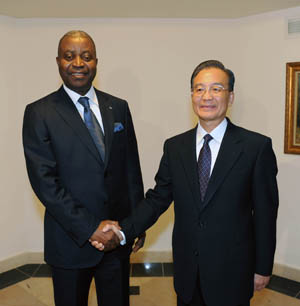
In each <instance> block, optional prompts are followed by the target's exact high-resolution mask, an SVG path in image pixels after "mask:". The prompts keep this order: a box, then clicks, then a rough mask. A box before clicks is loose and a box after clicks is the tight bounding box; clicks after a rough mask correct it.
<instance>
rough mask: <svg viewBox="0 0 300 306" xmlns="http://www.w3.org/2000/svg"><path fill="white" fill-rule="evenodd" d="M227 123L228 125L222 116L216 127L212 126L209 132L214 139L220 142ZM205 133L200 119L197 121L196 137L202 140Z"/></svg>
mask: <svg viewBox="0 0 300 306" xmlns="http://www.w3.org/2000/svg"><path fill="white" fill-rule="evenodd" d="M227 125H228V121H227V119H226V118H224V119H223V121H222V122H221V123H220V124H219V125H218V126H217V127H216V128H214V129H213V130H212V131H211V132H210V133H209V134H210V135H211V136H212V138H213V139H214V140H216V141H217V142H219V143H221V142H222V139H223V137H224V134H225V131H226V128H227ZM206 134H207V132H206V131H205V130H204V128H203V127H202V126H201V124H200V121H199V122H198V128H197V138H198V139H199V141H202V139H203V137H204V136H205V135H206Z"/></svg>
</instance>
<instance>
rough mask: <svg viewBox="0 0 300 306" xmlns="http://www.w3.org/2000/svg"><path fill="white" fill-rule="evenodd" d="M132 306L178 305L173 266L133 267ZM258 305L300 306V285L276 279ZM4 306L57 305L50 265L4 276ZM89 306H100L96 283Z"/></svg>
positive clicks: (0, 302)
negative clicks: (97, 299) (98, 305)
mask: <svg viewBox="0 0 300 306" xmlns="http://www.w3.org/2000/svg"><path fill="white" fill-rule="evenodd" d="M130 283H131V297H130V299H131V306H175V305H176V295H175V292H174V289H173V278H172V264H171V263H167V264H166V263H164V264H161V263H151V264H132V265H131V278H130ZM252 305H254V306H256V305H262V306H264V305H266V306H267V305H271V306H300V283H298V282H295V281H290V280H287V279H284V278H281V277H278V276H272V280H271V282H270V285H269V286H268V288H267V289H264V290H263V291H261V292H257V293H256V294H255V296H254V298H253V299H252V301H251V306H252ZM0 306H54V302H53V291H52V282H51V278H50V270H49V267H48V266H47V265H25V266H22V267H19V268H17V269H14V270H11V271H8V272H4V273H1V274H0ZM89 306H97V302H96V293H95V286H94V284H92V286H91V291H90V297H89Z"/></svg>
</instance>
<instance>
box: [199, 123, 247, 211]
mask: <svg viewBox="0 0 300 306" xmlns="http://www.w3.org/2000/svg"><path fill="white" fill-rule="evenodd" d="M241 154H242V142H241V138H240V135H239V132H238V128H237V127H236V126H235V125H233V124H232V123H231V122H230V121H229V120H228V126H227V129H226V132H225V135H224V138H223V140H222V143H221V147H220V150H219V153H218V157H217V160H216V163H215V165H214V169H213V172H212V175H211V177H210V180H209V183H208V187H207V191H206V194H205V198H204V202H203V206H202V208H205V207H206V206H207V205H208V204H209V201H210V200H211V199H212V197H213V195H214V194H215V192H216V191H217V190H218V188H219V187H220V186H221V184H222V182H223V181H224V179H225V178H226V176H227V175H228V173H229V171H230V170H231V168H232V167H233V165H234V164H235V163H236V162H237V160H238V159H239V157H240V156H241Z"/></svg>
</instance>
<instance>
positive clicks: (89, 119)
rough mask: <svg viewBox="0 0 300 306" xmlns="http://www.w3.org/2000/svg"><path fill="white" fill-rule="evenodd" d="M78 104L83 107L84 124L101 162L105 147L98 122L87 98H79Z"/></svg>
mask: <svg viewBox="0 0 300 306" xmlns="http://www.w3.org/2000/svg"><path fill="white" fill-rule="evenodd" d="M78 102H79V103H80V104H81V105H82V106H83V107H84V114H83V118H84V123H85V125H86V127H87V128H88V130H89V132H90V134H91V136H92V138H93V140H94V143H95V145H96V147H97V149H98V151H99V153H100V156H101V158H102V160H103V161H104V158H105V145H104V134H103V131H102V129H101V127H100V125H99V122H98V120H97V118H96V116H95V115H94V113H93V112H92V110H91V108H90V103H89V98H88V97H80V98H79V99H78Z"/></svg>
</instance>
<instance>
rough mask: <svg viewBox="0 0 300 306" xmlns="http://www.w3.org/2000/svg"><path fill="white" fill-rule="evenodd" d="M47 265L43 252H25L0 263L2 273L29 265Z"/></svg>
mask: <svg viewBox="0 0 300 306" xmlns="http://www.w3.org/2000/svg"><path fill="white" fill-rule="evenodd" d="M39 263H45V261H44V253H43V252H25V253H21V254H18V255H16V256H12V257H9V258H7V259H4V260H1V261H0V273H2V272H5V271H8V270H11V269H15V268H17V267H19V266H23V265H27V264H39Z"/></svg>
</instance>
